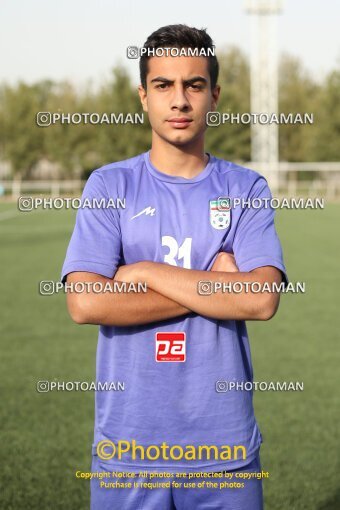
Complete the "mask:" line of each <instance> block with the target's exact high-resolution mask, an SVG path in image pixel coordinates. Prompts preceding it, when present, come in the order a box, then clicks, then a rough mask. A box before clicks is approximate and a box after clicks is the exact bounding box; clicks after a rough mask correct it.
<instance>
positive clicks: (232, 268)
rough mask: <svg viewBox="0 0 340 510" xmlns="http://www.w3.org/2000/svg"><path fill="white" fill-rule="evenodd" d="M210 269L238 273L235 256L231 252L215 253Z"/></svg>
mask: <svg viewBox="0 0 340 510" xmlns="http://www.w3.org/2000/svg"><path fill="white" fill-rule="evenodd" d="M211 271H223V272H226V273H238V267H237V265H236V262H235V257H234V255H233V254H232V253H226V252H224V251H221V252H220V253H218V254H217V257H216V259H215V262H214V263H213V266H212V268H211Z"/></svg>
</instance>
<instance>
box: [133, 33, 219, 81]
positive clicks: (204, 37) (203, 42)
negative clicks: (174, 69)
mask: <svg viewBox="0 0 340 510" xmlns="http://www.w3.org/2000/svg"><path fill="white" fill-rule="evenodd" d="M143 48H153V49H156V48H198V49H199V50H200V49H204V50H208V49H210V50H213V49H214V44H213V41H212V39H211V37H210V35H209V34H207V32H206V29H203V28H202V29H201V30H199V29H198V28H194V27H189V26H188V25H167V26H165V27H161V28H159V29H158V30H156V31H155V32H153V33H152V34H151V35H149V37H148V38H147V40H146V41H145V43H144V46H143ZM205 53H207V52H205ZM210 53H211V51H210ZM149 58H152V55H151V56H148V54H147V53H144V54H142V56H141V57H140V60H139V73H140V81H141V84H142V85H143V87H144V89H145V90H146V75H147V73H148V60H149ZM206 58H207V59H208V69H209V75H210V82H211V89H214V88H215V86H216V83H217V79H218V71H219V64H218V61H217V58H216V56H215V54H214V55H212V54H209V53H208V56H207V57H206Z"/></svg>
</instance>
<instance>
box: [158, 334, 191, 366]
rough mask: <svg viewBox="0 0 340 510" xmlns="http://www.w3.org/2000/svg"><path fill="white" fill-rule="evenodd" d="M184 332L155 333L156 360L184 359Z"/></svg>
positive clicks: (181, 360)
mask: <svg viewBox="0 0 340 510" xmlns="http://www.w3.org/2000/svg"><path fill="white" fill-rule="evenodd" d="M185 357H186V354H185V333H183V332H181V333H178V332H177V331H176V332H167V333H164V332H162V333H156V361H180V362H183V361H185Z"/></svg>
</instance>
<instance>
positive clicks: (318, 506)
mask: <svg viewBox="0 0 340 510" xmlns="http://www.w3.org/2000/svg"><path fill="white" fill-rule="evenodd" d="M0 205H1V207H0V243H1V251H0V257H1V267H2V275H1V294H0V296H1V297H0V299H1V323H0V331H1V333H0V337H1V362H2V369H1V379H0V384H1V418H0V419H1V443H0V453H1V459H2V462H1V471H2V474H1V477H0V480H1V481H0V483H1V485H2V487H1V489H0V494H1V496H0V499H1V500H2V501H0V508H1V509H2V510H21V509H23V510H33V509H34V510H50V509H53V510H86V509H87V508H89V484H88V482H85V481H82V480H78V479H76V478H75V471H76V470H78V469H80V470H85V471H87V470H90V460H91V459H90V455H91V449H90V447H91V442H92V435H93V419H94V414H93V406H94V394H93V393H92V392H76V391H73V392H50V393H38V392H37V391H36V382H37V381H39V380H54V379H57V380H61V381H76V380H80V381H92V380H94V379H95V350H96V340H97V328H96V327H95V326H79V325H76V324H73V323H72V321H71V319H70V318H69V316H68V314H67V311H66V305H65V297H64V296H63V295H62V294H59V295H54V296H47V297H43V296H40V295H39V293H38V282H39V281H40V280H58V278H59V274H60V269H61V266H62V263H63V259H64V256H65V250H66V247H67V244H68V241H69V238H70V234H71V231H72V228H73V223H74V217H75V214H74V212H70V211H53V212H51V211H48V212H32V213H15V210H16V205H15V204H0ZM7 211H9V213H7ZM10 211H13V214H12V213H11V212H10ZM339 223H340V206H339V205H332V204H330V205H327V206H326V208H325V209H324V210H316V211H313V210H307V211H302V210H299V211H291V210H289V211H287V210H286V211H278V212H277V229H278V232H279V235H280V238H281V241H282V245H283V248H284V254H285V262H286V266H287V270H288V275H289V278H290V280H291V281H305V282H306V287H307V291H306V293H305V294H296V295H293V294H289V295H285V296H282V298H281V305H280V310H279V312H278V313H277V315H276V316H275V317H274V319H272V320H271V321H269V322H263V323H260V322H258V323H249V325H248V329H249V333H250V339H251V345H252V354H253V364H254V373H255V377H254V379H255V380H257V381H290V380H292V381H303V382H304V391H303V392H286V393H283V392H256V394H255V409H256V416H257V420H258V422H259V425H260V428H261V431H262V434H263V437H264V443H263V445H262V450H261V451H262V468H263V469H264V470H266V471H269V472H270V478H269V480H266V481H264V490H265V501H266V507H265V508H266V509H267V510H302V509H306V510H335V509H338V508H340V489H339V467H340V465H339V455H338V445H339V443H340V437H339V398H337V396H338V393H339V392H338V385H339V365H340V360H339V341H340V334H339V331H340V328H339V326H340V324H339V316H340V310H339V296H337V290H338V288H339V284H340V281H339V280H340V276H339V275H340V271H339V253H340V234H339V232H340V229H339ZM159 510H162V509H159ZM249 510H250V509H249Z"/></svg>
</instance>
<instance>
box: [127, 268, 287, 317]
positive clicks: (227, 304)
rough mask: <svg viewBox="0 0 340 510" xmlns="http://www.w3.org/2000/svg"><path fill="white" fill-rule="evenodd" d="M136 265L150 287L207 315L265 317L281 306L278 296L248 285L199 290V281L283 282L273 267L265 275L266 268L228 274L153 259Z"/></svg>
mask: <svg viewBox="0 0 340 510" xmlns="http://www.w3.org/2000/svg"><path fill="white" fill-rule="evenodd" d="M137 266H139V267H138V268H137V273H138V274H139V275H140V277H141V278H142V279H143V281H146V283H147V285H148V287H151V288H152V289H153V290H155V291H156V292H159V293H160V294H163V295H164V296H166V297H168V298H170V299H172V300H175V301H176V302H178V303H180V304H181V305H182V306H184V307H190V309H191V310H193V311H194V312H196V313H197V314H200V315H203V316H206V317H211V318H214V319H223V320H257V319H258V320H266V319H268V318H270V317H271V316H272V315H274V313H275V311H276V309H277V306H278V299H279V296H278V295H276V294H273V293H271V294H270V293H268V292H263V293H253V292H246V287H245V286H244V287H243V289H242V291H241V292H237V293H236V292H222V291H218V292H215V293H212V294H210V295H202V294H200V293H199V291H198V288H199V282H200V281H211V282H219V283H221V284H223V283H229V282H230V283H233V282H249V283H252V282H259V283H261V284H263V283H264V282H265V281H267V280H268V279H269V281H270V282H273V281H275V282H277V283H280V281H281V275H280V272H279V271H278V270H277V269H276V268H274V267H267V268H265V269H266V278H264V276H263V271H261V270H262V269H263V268H259V269H258V270H254V271H251V272H233V273H229V272H220V271H214V272H207V271H196V270H192V269H183V268H179V267H174V266H170V265H168V264H159V263H154V262H143V263H139V264H137ZM213 284H214V283H213Z"/></svg>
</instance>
